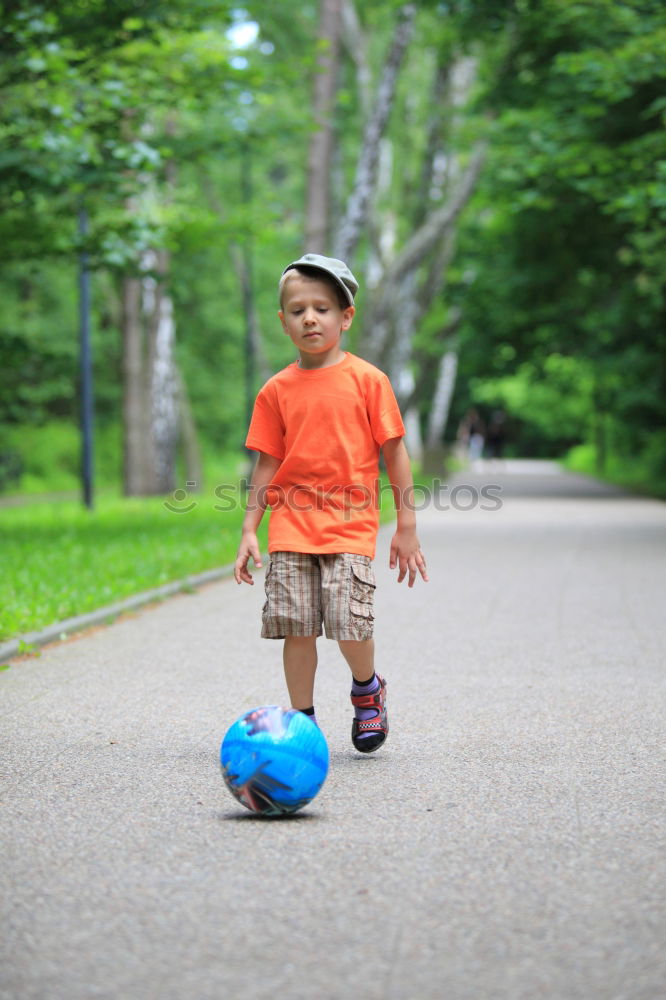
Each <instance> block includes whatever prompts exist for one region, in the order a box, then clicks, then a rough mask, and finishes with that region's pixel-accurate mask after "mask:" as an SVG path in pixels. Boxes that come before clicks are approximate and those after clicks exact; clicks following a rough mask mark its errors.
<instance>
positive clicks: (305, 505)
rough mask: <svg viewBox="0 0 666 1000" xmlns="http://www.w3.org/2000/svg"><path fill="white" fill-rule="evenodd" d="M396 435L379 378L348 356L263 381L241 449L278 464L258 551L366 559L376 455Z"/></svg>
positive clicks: (375, 506) (375, 510) (374, 519)
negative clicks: (264, 534)
mask: <svg viewBox="0 0 666 1000" xmlns="http://www.w3.org/2000/svg"><path fill="white" fill-rule="evenodd" d="M404 433H405V428H404V425H403V422H402V418H401V416H400V410H399V408H398V403H397V401H396V398H395V395H394V393H393V389H392V388H391V383H390V382H389V380H388V378H387V376H386V375H385V374H384V373H383V372H382V371H380V370H379V369H378V368H375V367H374V365H371V364H369V363H368V362H367V361H363V360H362V359H361V358H357V357H356V356H355V355H353V354H349V353H347V354H345V356H344V358H343V359H342V361H339V362H338V364H336V365H330V366H329V367H327V368H317V369H304V368H300V367H299V365H298V363H297V362H293V363H292V364H290V365H288V366H287V367H286V368H284V369H283V370H282V371H281V372H278V373H277V375H274V376H273V377H272V378H271V379H269V380H268V382H266V384H265V385H264V386H263V388H262V389H261V390H260V392H259V395H258V396H257V399H256V402H255V404H254V412H253V414H252V420H251V422H250V429H249V431H248V435H247V440H246V442H245V443H246V445H247V447H248V448H251V449H253V450H254V451H263V452H265V453H266V454H268V455H272V456H273V457H274V458H278V459H280V461H281V463H282V464H281V465H280V467H279V469H278V471H277V473H276V475H275V478H274V479H273V481H272V482H271V484H270V486H269V489H268V493H267V497H266V499H267V502H268V505H269V506H270V507H271V515H270V522H269V526H268V551H269V552H280V551H285V552H312V553H327V552H350V553H355V554H359V555H364V556H370V558H371V559H372V558H374V555H375V541H376V537H377V529H378V527H379V481H378V477H379V449H380V448H381V446H382V445H383V444H384V442H385V441H388V440H390V439H391V438H397V437H402V436H403V435H404Z"/></svg>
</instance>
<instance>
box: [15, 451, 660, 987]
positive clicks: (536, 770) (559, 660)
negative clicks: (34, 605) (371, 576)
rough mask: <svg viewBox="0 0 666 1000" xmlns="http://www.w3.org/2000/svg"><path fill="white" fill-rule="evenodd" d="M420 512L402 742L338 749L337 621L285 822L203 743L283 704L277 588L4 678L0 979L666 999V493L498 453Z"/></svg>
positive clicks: (197, 608)
mask: <svg viewBox="0 0 666 1000" xmlns="http://www.w3.org/2000/svg"><path fill="white" fill-rule="evenodd" d="M454 485H457V487H458V489H457V492H455V493H454V492H453V486H454ZM495 485H496V486H500V487H502V492H501V493H499V494H498V491H497V490H490V492H488V489H487V487H488V486H495ZM464 486H467V487H468V489H467V491H465V490H464V489H463V487H464ZM482 490H483V491H484V492H482ZM498 496H499V500H498V499H497V498H498ZM500 504H501V506H500ZM447 506H448V507H449V508H450V509H446V508H447ZM438 508H439V509H438ZM484 508H486V509H484ZM420 534H421V540H422V544H423V546H424V549H425V550H426V553H427V555H428V561H429V567H430V570H431V574H432V580H431V583H430V584H429V585H428V586H427V587H425V586H418V585H417V587H416V588H415V589H414V590H413V591H411V592H408V591H407V590H406V589H405V588H404V587H398V586H397V585H396V584H395V582H394V581H393V580H391V578H390V574H389V572H388V570H386V569H385V568H384V564H385V562H386V560H387V548H388V540H389V532H388V530H384V531H383V534H382V536H381V538H380V545H379V554H378V561H377V568H378V575H379V578H380V593H379V598H378V649H379V659H380V663H381V666H382V668H383V669H384V670H385V672H386V674H387V677H388V680H389V697H390V709H391V724H392V733H391V736H390V740H389V743H388V744H387V745H386V747H385V748H384V749H383V750H382V751H380V753H378V754H377V755H375V756H372V757H362V756H360V755H357V754H356V753H355V751H354V750H353V748H352V747H351V744H350V743H349V740H348V731H349V726H350V708H349V706H348V701H347V693H348V679H347V676H346V674H345V669H346V668H343V666H342V664H341V661H340V659H339V657H338V655H337V652H336V647H335V645H334V644H332V643H326V642H325V641H323V640H322V642H321V643H320V646H321V667H320V679H319V688H318V715H319V717H320V720H321V722H322V725H323V728H324V730H325V733H326V735H327V738H328V740H329V746H330V750H331V771H330V774H329V778H328V780H327V782H326V785H325V786H324V789H323V790H322V792H321V794H320V796H319V797H318V798H317V799H316V800H315V801H314V802H313V803H312V804H311V806H310V807H309V808H308V809H307V810H305V811H303V812H302V813H299V814H297V815H296V816H295V817H294V818H293V819H290V820H283V821H278V822H271V821H266V820H261V819H259V820H257V819H255V818H254V817H253V816H252V815H251V814H250V813H247V812H245V811H244V810H242V809H241V807H240V806H238V807H237V806H236V804H235V803H234V801H233V799H231V797H230V796H229V795H228V793H227V792H226V790H225V789H224V787H223V784H222V780H221V777H220V774H219V770H218V763H217V752H218V747H219V742H220V740H221V737H222V735H223V733H224V731H225V729H226V727H227V725H228V724H229V723H230V722H231V721H232V719H233V718H235V717H236V716H237V715H238V714H239V713H240V711H241V710H243V709H245V708H249V707H252V706H253V705H256V704H261V703H271V702H275V701H278V702H279V701H282V700H283V687H282V679H281V668H280V648H279V644H277V643H276V644H273V643H267V642H265V641H264V642H262V640H260V639H259V638H258V637H257V631H258V629H257V622H258V616H259V609H260V605H261V601H262V594H261V587H259V586H255V588H254V589H253V590H250V589H249V588H242V589H240V588H237V587H236V585H235V584H234V583H233V582H232V581H226V582H222V583H218V584H214V585H211V586H209V587H207V588H205V589H204V590H202V591H201V592H199V593H198V594H196V595H187V596H180V597H177V598H173V599H171V600H169V601H167V602H165V603H164V604H162V605H161V606H159V607H157V608H156V609H152V610H146V611H143V612H141V613H140V614H137V615H136V616H134V617H131V618H128V619H126V620H124V621H122V622H119V623H117V624H116V625H114V626H112V627H110V628H106V629H101V630H98V631H95V632H93V633H92V634H89V635H87V636H85V637H84V638H82V639H79V640H77V641H73V642H69V643H65V644H63V645H62V646H59V647H53V648H50V649H48V650H47V651H45V652H44V653H43V655H42V656H41V658H39V659H37V660H32V661H28V662H22V663H20V664H16V665H14V666H12V668H11V669H10V670H8V671H6V672H5V673H3V674H0V706H1V707H0V714H1V718H0V727H1V738H2V754H1V757H2V769H3V772H4V778H3V781H2V796H1V805H0V809H1V812H0V816H1V822H2V855H3V857H2V864H1V866H0V886H1V888H2V900H3V904H2V905H3V909H4V913H3V919H2V936H1V939H0V966H1V969H0V997H2V1000H84V998H85V1000H88V998H103V1000H111V998H113V1000H116V998H122V1000H153V998H155V1000H226V998H230V1000H235V998H241V997H244V998H249V1000H264V998H265V1000H268V998H272V997H280V998H281V1000H306V998H307V1000H312V998H314V1000H343V998H344V1000H347V998H349V997H356V996H358V997H361V998H364V1000H430V998H433V1000H435V998H436V1000H467V998H469V1000H534V998H542V1000H543V998H545V1000H556V998H557V1000H662V998H663V997H664V995H666V958H665V955H664V942H665V941H666V896H665V889H666V878H665V875H666V836H665V833H664V831H665V828H666V824H665V819H666V809H665V795H664V791H665V785H666V783H665V777H666V774H665V768H664V728H665V723H664V720H665V719H666V685H665V671H664V662H665V660H666V656H665V650H666V641H665V640H666V634H665V633H666V627H665V624H664V622H665V617H666V616H665V614H664V607H665V604H664V594H665V583H666V559H665V558H664V557H665V554H666V506H665V505H663V504H659V503H657V502H653V501H649V500H642V499H635V498H631V497H627V496H622V495H621V494H618V493H617V492H616V491H610V490H605V489H604V488H603V487H601V486H599V485H598V484H594V483H591V482H590V481H587V480H582V479H576V478H575V477H569V476H563V475H558V474H555V473H554V471H553V469H552V467H548V466H545V467H544V466H535V467H527V468H526V467H524V466H515V465H511V466H509V467H507V468H501V467H490V468H488V469H481V470H479V471H477V472H475V473H474V474H471V473H470V474H469V475H467V476H465V480H464V482H463V481H459V482H458V483H457V484H451V485H450V486H449V487H447V489H445V490H444V491H443V492H442V493H441V494H440V496H439V497H438V498H437V503H436V504H435V503H433V504H431V505H430V507H429V508H428V509H427V510H424V511H423V512H422V514H421V521H420Z"/></svg>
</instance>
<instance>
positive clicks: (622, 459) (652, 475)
mask: <svg viewBox="0 0 666 1000" xmlns="http://www.w3.org/2000/svg"><path fill="white" fill-rule="evenodd" d="M662 455H663V453H662ZM659 464H661V466H662V468H663V457H662V459H661V463H659V462H658V461H652V462H650V461H649V460H648V459H646V458H645V457H643V456H636V457H633V458H627V457H626V456H619V455H615V454H613V453H612V452H611V453H610V454H609V455H608V456H607V458H606V462H605V465H604V469H603V471H601V472H600V471H599V469H598V464H597V453H596V451H595V449H594V446H593V445H590V444H581V445H578V446H577V447H575V448H572V449H571V451H569V453H568V454H567V455H566V456H565V458H564V466H565V468H567V469H570V470H571V471H572V472H582V473H583V474H584V475H588V476H597V477H599V478H601V479H604V480H605V481H606V482H609V483H613V484H614V485H615V486H621V487H624V488H625V489H627V490H629V491H631V492H634V493H642V494H644V495H646V496H652V497H658V498H659V499H661V500H666V476H665V475H664V473H663V472H660V471H659Z"/></svg>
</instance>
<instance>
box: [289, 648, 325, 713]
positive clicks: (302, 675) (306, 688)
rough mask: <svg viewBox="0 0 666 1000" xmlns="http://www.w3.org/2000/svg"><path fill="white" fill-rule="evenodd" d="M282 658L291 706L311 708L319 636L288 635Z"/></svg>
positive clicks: (300, 708)
mask: <svg viewBox="0 0 666 1000" xmlns="http://www.w3.org/2000/svg"><path fill="white" fill-rule="evenodd" d="M282 660H283V663H284V676H285V679H286V681H287V690H288V692H289V698H290V699H291V707H292V708H298V709H299V710H302V709H304V708H310V707H311V706H312V705H314V680H315V673H316V670H317V636H316V635H306V636H300V635H288V636H287V637H286V639H285V640H284V649H283V651H282Z"/></svg>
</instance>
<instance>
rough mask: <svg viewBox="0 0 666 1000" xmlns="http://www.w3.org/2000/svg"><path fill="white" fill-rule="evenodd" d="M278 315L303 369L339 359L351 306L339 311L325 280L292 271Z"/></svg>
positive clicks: (334, 295) (347, 327) (351, 309)
mask: <svg viewBox="0 0 666 1000" xmlns="http://www.w3.org/2000/svg"><path fill="white" fill-rule="evenodd" d="M278 315H279V317H280V321H281V323H282V327H283V329H284V332H285V333H286V334H287V336H288V337H291V340H292V341H293V343H294V345H295V346H296V348H297V349H298V351H299V353H300V356H301V364H302V365H303V367H304V368H323V367H324V366H325V365H332V364H335V363H336V362H337V361H339V360H340V358H341V356H342V350H341V347H340V337H341V335H342V332H343V330H348V329H349V327H350V326H351V324H352V319H353V318H354V307H353V306H348V307H347V308H346V309H341V308H340V305H339V303H338V299H337V296H336V294H335V292H334V291H333V289H332V288H330V287H329V285H328V284H327V283H326V282H325V281H317V280H316V279H314V278H309V277H305V276H304V275H302V274H298V273H297V272H294V274H293V276H290V277H289V280H288V281H287V282H286V283H285V285H284V289H283V294H282V309H281V310H280V312H279V313H278Z"/></svg>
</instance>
